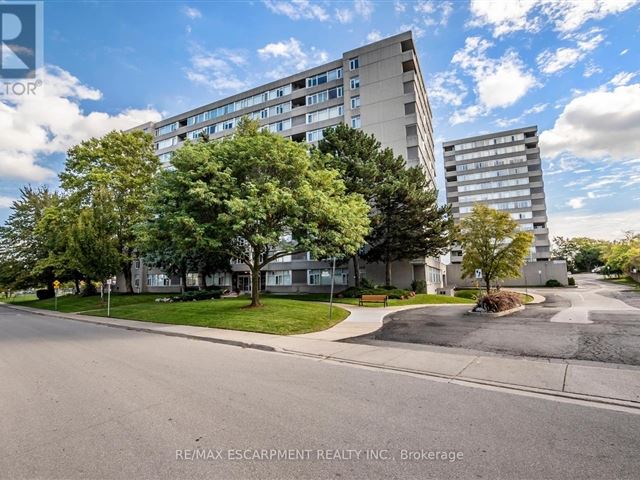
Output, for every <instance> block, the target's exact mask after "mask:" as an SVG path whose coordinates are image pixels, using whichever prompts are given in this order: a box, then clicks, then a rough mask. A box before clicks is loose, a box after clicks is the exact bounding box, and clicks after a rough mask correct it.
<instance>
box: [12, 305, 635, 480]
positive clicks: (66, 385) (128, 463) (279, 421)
mask: <svg viewBox="0 0 640 480" xmlns="http://www.w3.org/2000/svg"><path fill="white" fill-rule="evenodd" d="M197 449H199V451H200V452H205V454H206V456H207V457H208V458H207V459H197V458H196V459H193V457H194V456H196V457H197V455H199V454H194V453H193V452H194V451H195V450H197ZM272 449H273V450H277V451H278V452H284V451H285V449H289V451H288V453H287V452H284V453H277V454H276V455H280V456H281V458H280V460H278V459H277V458H276V459H271V460H269V459H267V458H268V456H269V455H271V453H269V452H271V450H272ZM229 450H232V452H231V453H230V452H229ZM238 450H240V452H239V451H238ZM262 450H266V455H267V457H265V456H264V455H263V453H264V452H262ZM402 450H408V451H412V452H416V451H417V452H420V451H424V452H425V458H421V459H414V460H410V461H409V460H403V459H402V458H403V457H402V452H401V451H402ZM429 451H438V452H449V454H450V453H451V452H452V453H453V454H454V458H455V459H456V461H446V460H433V459H431V460H429V459H428V455H429V454H428V453H427V452H429ZM638 451H640V415H637V414H631V413H626V412H619V411H612V410H609V409H605V408H593V407H589V406H583V405H576V404H573V403H561V402H557V401H552V400H546V399H541V398H533V397H528V396H521V395H515V394H510V393H504V392H497V391H491V390H484V389H478V388H471V387H465V386H459V385H452V384H447V383H443V382H438V381H434V380H430V379H426V378H423V377H415V376H409V375H404V374H399V373H393V372H384V371H379V370H371V369H365V368H361V367H356V366H350V365H341V364H331V363H328V362H320V361H317V360H311V359H308V358H302V357H297V356H290V355H282V354H276V353H269V352H262V351H257V350H248V349H242V348H238V347H232V346H225V345H218V344H212V343H208V342H202V341H196V340H188V339H183V338H175V337H167V336H162V335H156V334H149V333H142V332H134V331H127V330H121V329H116V328H109V327H104V326H97V325H91V324H86V323H80V322H75V321H72V320H65V319H59V318H52V317H46V316H39V315H33V314H30V313H24V312H18V311H15V310H11V309H9V308H7V307H4V306H0V477H1V478H34V477H38V478H71V479H76V478H122V479H132V478H135V479H142V478H178V477H180V478H224V479H233V478H256V479H258V478H260V479H262V478H296V479H299V478H349V479H350V478H367V479H373V478H431V477H437V478H497V477H500V478H509V479H517V478H542V477H544V478H558V479H571V478H576V479H578V478H579V479H585V478H597V479H603V478H637V474H638V471H640V456H638ZM256 452H257V457H258V458H262V459H253V460H250V459H247V456H249V457H255V456H256ZM305 452H308V454H307V453H305ZM358 452H359V453H358ZM285 455H286V456H289V459H286V458H283V457H282V456H285ZM358 455H359V456H360V459H358V458H357V457H358ZM375 455H377V456H378V457H381V458H382V459H378V460H372V459H370V458H369V459H367V458H365V457H367V456H368V457H372V456H375ZM292 457H297V458H299V459H297V460H294V459H291V458H292ZM460 457H461V458H460ZM448 458H451V457H448Z"/></svg>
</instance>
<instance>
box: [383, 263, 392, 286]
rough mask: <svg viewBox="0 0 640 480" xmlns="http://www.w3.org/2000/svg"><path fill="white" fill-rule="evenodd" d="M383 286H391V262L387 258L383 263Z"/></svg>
mask: <svg viewBox="0 0 640 480" xmlns="http://www.w3.org/2000/svg"><path fill="white" fill-rule="evenodd" d="M384 284H385V285H386V286H387V287H389V286H391V260H389V257H387V258H386V260H385V261H384Z"/></svg>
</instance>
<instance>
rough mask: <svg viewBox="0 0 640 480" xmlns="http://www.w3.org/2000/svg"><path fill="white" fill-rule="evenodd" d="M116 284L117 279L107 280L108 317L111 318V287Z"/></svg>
mask: <svg viewBox="0 0 640 480" xmlns="http://www.w3.org/2000/svg"><path fill="white" fill-rule="evenodd" d="M115 284H116V277H111V278H108V279H107V317H110V316H111V285H115Z"/></svg>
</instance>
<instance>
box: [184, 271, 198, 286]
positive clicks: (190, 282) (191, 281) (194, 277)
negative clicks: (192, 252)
mask: <svg viewBox="0 0 640 480" xmlns="http://www.w3.org/2000/svg"><path fill="white" fill-rule="evenodd" d="M198 285H200V282H199V280H198V274H197V273H187V287H197V286H198Z"/></svg>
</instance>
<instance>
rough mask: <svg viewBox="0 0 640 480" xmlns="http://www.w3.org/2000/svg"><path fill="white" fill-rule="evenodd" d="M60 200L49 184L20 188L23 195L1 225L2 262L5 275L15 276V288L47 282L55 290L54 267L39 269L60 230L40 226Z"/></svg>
mask: <svg viewBox="0 0 640 480" xmlns="http://www.w3.org/2000/svg"><path fill="white" fill-rule="evenodd" d="M59 203H60V196H59V195H58V194H57V193H55V192H52V191H50V190H49V189H48V188H47V187H41V188H32V187H30V186H28V187H24V188H22V189H21V190H20V198H18V199H17V200H16V201H14V202H13V204H12V205H11V213H10V214H9V218H8V219H7V221H6V222H5V224H4V226H3V227H1V228H0V261H1V262H2V263H3V265H4V271H5V276H6V277H9V276H12V277H13V281H12V282H11V283H12V284H13V286H14V288H22V287H33V286H38V285H46V287H47V288H48V289H50V290H53V283H52V282H53V280H54V279H55V269H54V268H52V267H47V268H38V262H40V261H42V260H44V259H46V258H47V257H48V256H49V248H48V246H49V245H51V243H52V237H55V236H57V235H60V233H59V232H58V231H57V230H56V229H46V230H43V229H39V228H38V227H39V224H40V222H41V221H42V219H43V218H44V216H45V213H46V212H47V211H48V209H50V208H55V207H57V206H58V205H59ZM7 282H8V280H7Z"/></svg>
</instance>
